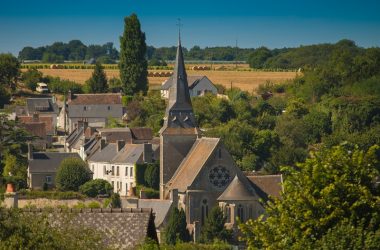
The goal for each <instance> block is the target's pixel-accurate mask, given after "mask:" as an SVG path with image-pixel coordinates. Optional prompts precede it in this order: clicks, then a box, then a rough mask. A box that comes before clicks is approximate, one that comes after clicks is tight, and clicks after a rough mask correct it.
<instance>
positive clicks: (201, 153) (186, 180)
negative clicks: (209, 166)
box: [169, 137, 220, 192]
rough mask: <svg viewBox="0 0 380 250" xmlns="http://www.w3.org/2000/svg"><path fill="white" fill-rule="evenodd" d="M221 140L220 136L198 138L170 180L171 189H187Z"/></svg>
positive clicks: (182, 190)
mask: <svg viewBox="0 0 380 250" xmlns="http://www.w3.org/2000/svg"><path fill="white" fill-rule="evenodd" d="M219 142H220V138H207V137H202V138H200V139H197V140H196V142H195V143H194V145H193V147H192V148H191V149H190V151H189V153H188V154H187V156H186V158H185V159H184V160H183V161H182V163H181V165H180V166H179V167H178V169H177V170H176V172H175V173H174V175H173V177H172V179H171V180H170V181H169V183H170V189H178V191H180V192H184V191H186V189H187V187H188V186H190V185H191V184H192V183H193V181H194V179H195V178H196V177H197V175H198V173H199V172H200V171H201V169H202V168H203V166H204V165H205V164H206V162H207V160H208V159H209V158H210V156H211V154H212V153H213V152H214V150H215V148H216V147H217V145H218V144H219Z"/></svg>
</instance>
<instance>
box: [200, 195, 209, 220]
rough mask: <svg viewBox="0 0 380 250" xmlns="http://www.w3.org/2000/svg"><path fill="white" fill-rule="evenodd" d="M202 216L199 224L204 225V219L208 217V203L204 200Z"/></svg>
mask: <svg viewBox="0 0 380 250" xmlns="http://www.w3.org/2000/svg"><path fill="white" fill-rule="evenodd" d="M201 207H202V214H201V224H202V225H204V224H205V222H206V218H207V217H208V202H207V200H206V199H204V200H203V201H202V206H201Z"/></svg>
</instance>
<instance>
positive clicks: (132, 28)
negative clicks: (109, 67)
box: [119, 14, 148, 95]
mask: <svg viewBox="0 0 380 250" xmlns="http://www.w3.org/2000/svg"><path fill="white" fill-rule="evenodd" d="M145 55H146V43H145V33H144V32H142V31H141V25H140V21H139V19H138V18H137V15H136V14H132V15H131V16H129V17H125V19H124V33H123V36H121V37H120V63H119V69H120V79H121V82H122V86H123V91H124V93H125V94H127V95H133V94H135V93H138V92H140V91H142V92H143V93H144V94H146V92H147V90H148V63H147V60H146V58H145Z"/></svg>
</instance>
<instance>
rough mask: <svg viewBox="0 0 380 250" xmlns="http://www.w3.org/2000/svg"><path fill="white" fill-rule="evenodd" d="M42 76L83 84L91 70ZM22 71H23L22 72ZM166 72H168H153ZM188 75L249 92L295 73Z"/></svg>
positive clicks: (154, 82)
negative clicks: (267, 82) (205, 78)
mask: <svg viewBox="0 0 380 250" xmlns="http://www.w3.org/2000/svg"><path fill="white" fill-rule="evenodd" d="M38 70H39V71H41V72H42V73H43V74H44V75H50V76H58V77H60V78H62V79H68V80H72V81H75V82H78V83H82V84H83V83H85V81H86V80H87V79H88V78H90V76H91V74H92V72H93V70H92V69H38ZM23 71H24V70H23ZM155 71H160V72H162V71H168V70H155ZM105 72H106V74H107V77H108V78H112V77H119V70H110V69H106V70H105ZM187 74H188V75H206V76H207V77H208V78H209V79H210V80H211V81H212V82H213V83H215V84H222V85H224V86H225V87H227V88H229V87H231V83H232V86H233V87H237V88H240V89H242V90H246V91H249V92H252V91H255V89H256V88H257V87H258V86H259V85H260V84H262V83H265V82H266V81H271V82H274V83H281V82H284V81H286V80H289V79H293V78H294V77H296V75H297V72H265V71H232V70H227V71H220V70H205V71H194V70H187ZM148 79H149V84H150V85H151V86H152V88H158V87H159V85H160V84H161V83H162V82H163V81H165V80H166V79H167V77H149V78H148Z"/></svg>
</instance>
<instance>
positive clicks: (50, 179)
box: [45, 175, 53, 184]
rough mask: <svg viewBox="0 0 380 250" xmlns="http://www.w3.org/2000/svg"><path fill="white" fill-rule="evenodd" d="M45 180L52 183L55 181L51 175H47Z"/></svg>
mask: <svg viewBox="0 0 380 250" xmlns="http://www.w3.org/2000/svg"><path fill="white" fill-rule="evenodd" d="M45 182H46V184H52V183H53V180H52V178H51V175H47V176H45Z"/></svg>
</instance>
